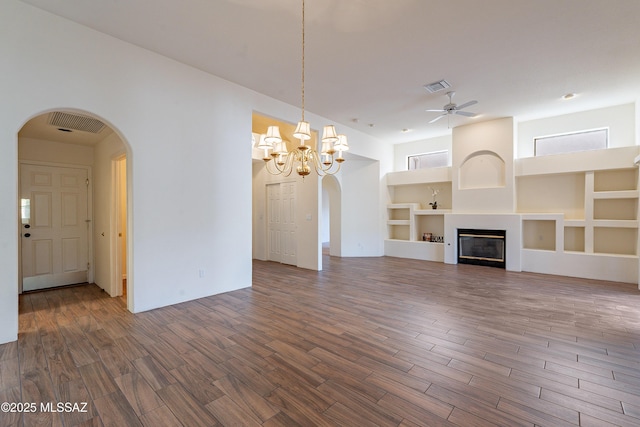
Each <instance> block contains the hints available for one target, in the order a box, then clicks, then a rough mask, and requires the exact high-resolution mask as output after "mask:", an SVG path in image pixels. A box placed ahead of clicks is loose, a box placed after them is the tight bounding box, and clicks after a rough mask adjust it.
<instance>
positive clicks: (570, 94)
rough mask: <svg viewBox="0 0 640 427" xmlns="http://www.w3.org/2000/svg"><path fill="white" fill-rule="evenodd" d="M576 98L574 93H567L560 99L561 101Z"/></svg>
mask: <svg viewBox="0 0 640 427" xmlns="http://www.w3.org/2000/svg"><path fill="white" fill-rule="evenodd" d="M575 97H576V94H575V93H568V94H566V95H564V96H563V97H562V99H573V98H575Z"/></svg>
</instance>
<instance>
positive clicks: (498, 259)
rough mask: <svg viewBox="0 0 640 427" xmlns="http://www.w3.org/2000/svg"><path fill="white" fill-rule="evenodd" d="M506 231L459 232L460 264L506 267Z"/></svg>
mask: <svg viewBox="0 0 640 427" xmlns="http://www.w3.org/2000/svg"><path fill="white" fill-rule="evenodd" d="M505 240H506V232H505V230H475V229H459V230H458V262H459V263H463V264H465V263H466V264H479V265H487V266H491V267H501V268H504V267H505V247H506V246H505Z"/></svg>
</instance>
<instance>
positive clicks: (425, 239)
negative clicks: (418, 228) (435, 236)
mask: <svg viewBox="0 0 640 427" xmlns="http://www.w3.org/2000/svg"><path fill="white" fill-rule="evenodd" d="M431 237H432V235H431V233H422V241H423V242H430V241H431Z"/></svg>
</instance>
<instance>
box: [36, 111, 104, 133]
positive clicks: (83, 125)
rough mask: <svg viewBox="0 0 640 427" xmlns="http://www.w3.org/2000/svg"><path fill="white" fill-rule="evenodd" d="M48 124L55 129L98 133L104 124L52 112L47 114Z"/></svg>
mask: <svg viewBox="0 0 640 427" xmlns="http://www.w3.org/2000/svg"><path fill="white" fill-rule="evenodd" d="M49 124H50V125H51V126H55V127H57V128H63V129H73V130H81V131H83V132H91V133H100V131H101V130H102V129H104V127H105V124H104V123H102V122H101V121H100V120H97V119H94V118H92V117H87V116H81V115H78V114H70V113H63V112H61V111H54V112H53V113H51V114H49Z"/></svg>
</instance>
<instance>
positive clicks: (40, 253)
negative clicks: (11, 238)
mask: <svg viewBox="0 0 640 427" xmlns="http://www.w3.org/2000/svg"><path fill="white" fill-rule="evenodd" d="M20 198H21V239H22V290H23V291H31V290H35V289H45V288H50V287H55V286H62V285H69V284H74V283H83V282H86V281H87V278H88V269H89V264H88V234H89V233H88V229H89V222H88V221H89V218H88V207H87V200H88V172H87V170H86V169H81V168H68V167H57V166H45V165H31V164H22V165H21V166H20Z"/></svg>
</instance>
